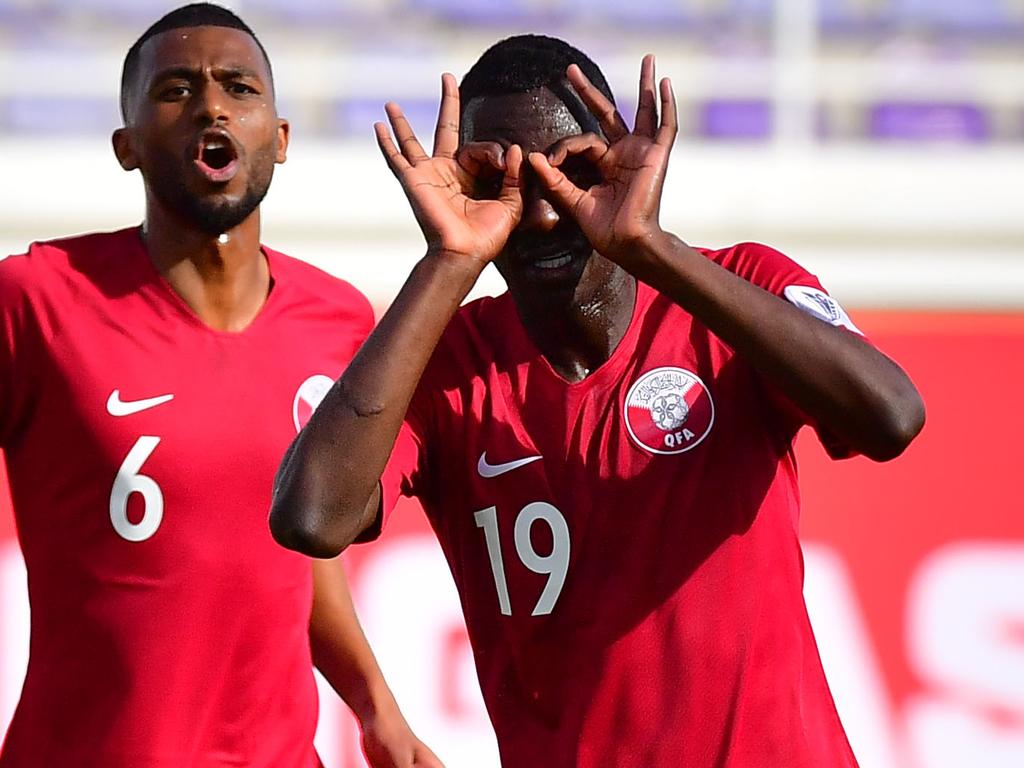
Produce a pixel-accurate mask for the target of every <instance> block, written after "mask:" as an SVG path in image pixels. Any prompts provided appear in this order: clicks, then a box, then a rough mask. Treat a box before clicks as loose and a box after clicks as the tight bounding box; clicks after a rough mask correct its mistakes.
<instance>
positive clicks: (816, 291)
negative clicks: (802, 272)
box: [782, 285, 864, 336]
mask: <svg viewBox="0 0 1024 768" xmlns="http://www.w3.org/2000/svg"><path fill="white" fill-rule="evenodd" d="M782 293H783V295H784V296H785V297H786V299H787V300H788V301H789V303H790V304H792V305H794V306H795V307H796V308H797V309H800V310H803V311H804V312H806V313H807V314H809V315H812V316H814V317H816V318H818V319H819V320H824V321H825V322H826V323H828V324H829V325H841V326H843V327H844V328H847V329H849V330H851V331H853V332H854V333H859V334H860V335H861V336H863V335H864V334H863V333H861V330H860V328H858V327H857V326H856V325H854V324H853V320H851V319H850V316H849V315H848V314H846V310H845V309H843V308H842V307H841V306H840V305H839V302H838V301H836V300H835V299H833V298H832V297H831V296H829V295H828V294H827V293H825V292H824V291H823V290H821V289H820V288H814V287H812V286H809V285H787V286H786V289H785V290H784V291H783V292H782Z"/></svg>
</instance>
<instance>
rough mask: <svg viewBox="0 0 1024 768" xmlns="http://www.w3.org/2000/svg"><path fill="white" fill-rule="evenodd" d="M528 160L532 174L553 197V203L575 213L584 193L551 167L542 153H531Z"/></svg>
mask: <svg viewBox="0 0 1024 768" xmlns="http://www.w3.org/2000/svg"><path fill="white" fill-rule="evenodd" d="M529 159H530V167H531V168H533V172H534V173H536V174H537V178H538V179H540V182H541V184H543V185H544V187H545V188H546V189H547V190H548V192H550V193H551V195H552V197H554V199H555V202H556V203H558V204H559V206H561V207H562V208H563V209H565V210H567V211H575V210H576V207H577V205H579V202H580V200H581V199H582V197H583V195H584V194H586V193H585V192H584V191H583V190H582V189H580V188H579V187H577V186H576V185H575V184H573V183H572V181H570V180H569V177H568V176H566V175H565V174H564V173H562V172H561V171H560V170H558V168H555V167H554V166H553V165H551V163H549V162H548V159H547V157H545V156H544V155H543V154H542V153H540V152H531V153H530V158H529Z"/></svg>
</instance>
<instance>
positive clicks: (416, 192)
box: [271, 56, 924, 556]
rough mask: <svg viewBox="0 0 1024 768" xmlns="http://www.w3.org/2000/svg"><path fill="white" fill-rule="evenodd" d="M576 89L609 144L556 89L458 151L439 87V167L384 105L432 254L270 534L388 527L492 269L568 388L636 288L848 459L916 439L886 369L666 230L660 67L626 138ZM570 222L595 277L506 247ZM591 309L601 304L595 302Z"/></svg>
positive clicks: (650, 65)
mask: <svg viewBox="0 0 1024 768" xmlns="http://www.w3.org/2000/svg"><path fill="white" fill-rule="evenodd" d="M567 77H568V80H569V82H570V83H571V84H572V86H573V88H574V89H575V91H576V93H577V94H579V96H580V97H581V98H582V100H583V101H584V102H585V104H586V105H587V107H588V108H589V110H590V111H591V112H592V114H593V115H594V116H595V118H596V121H597V125H598V128H599V130H600V133H598V132H596V131H588V132H583V131H582V128H583V126H580V125H579V123H578V122H576V123H575V126H573V125H572V124H571V123H570V120H569V119H568V118H567V117H566V114H567V112H568V106H567V105H564V104H563V105H559V104H557V103H555V101H557V98H556V94H553V93H551V92H549V93H547V94H543V93H542V94H537V95H534V96H530V97H528V98H526V99H524V98H522V97H521V96H512V97H509V96H495V97H490V98H489V99H488V101H490V102H491V104H489V105H488V106H487V107H480V108H478V109H477V112H476V113H475V114H472V115H471V118H472V120H473V123H472V126H471V128H472V132H471V135H468V136H466V135H464V136H463V139H464V142H463V144H462V146H461V147H460V145H459V127H458V126H459V101H458V98H459V97H458V89H457V87H456V85H455V80H454V78H453V77H452V76H451V75H445V76H444V77H443V78H442V83H443V87H442V100H441V109H440V114H439V117H438V127H437V130H436V132H435V141H434V149H433V152H432V154H431V155H427V153H426V152H425V151H424V150H423V148H422V147H421V146H420V144H419V142H418V141H417V139H416V137H415V136H414V134H413V132H412V130H411V128H410V127H409V124H408V122H407V121H406V120H405V117H404V115H403V114H402V112H401V109H399V107H398V106H397V105H395V104H389V105H388V106H387V109H386V111H387V115H388V119H389V121H390V123H391V129H392V130H393V131H394V136H395V139H396V140H397V141H395V140H393V139H392V137H391V132H390V131H389V130H388V128H387V127H386V126H384V125H383V124H380V123H379V124H377V126H376V133H377V139H378V143H379V145H380V147H381V151H382V152H383V154H384V156H385V158H386V159H387V161H388V165H389V167H390V168H391V170H392V172H393V173H394V174H395V176H396V177H397V178H398V179H399V181H400V182H401V184H402V187H403V189H404V190H405V192H406V196H407V197H408V198H409V201H410V203H411V205H412V208H413V211H414V212H415V214H416V218H417V220H418V222H419V224H420V227H421V229H422V230H423V233H424V236H425V237H426V240H427V253H426V255H425V256H424V258H423V259H422V260H421V261H420V262H419V263H418V264H417V266H416V267H415V268H414V270H413V272H412V274H411V275H410V276H409V279H408V280H407V282H406V283H405V285H404V286H403V288H402V290H401V291H400V293H399V294H398V296H397V298H396V299H395V302H394V303H393V304H392V306H391V308H390V309H389V311H388V312H387V313H386V314H385V316H384V317H383V318H382V320H381V322H380V324H379V325H378V326H377V329H376V330H375V331H374V333H373V334H372V335H371V336H370V338H369V339H368V341H367V342H366V344H365V345H364V346H363V348H362V350H361V351H360V352H359V354H358V355H357V356H356V358H355V360H354V361H353V362H352V364H351V365H350V366H349V368H348V369H347V370H346V372H345V374H344V375H343V376H342V378H341V379H340V380H339V381H338V382H337V384H336V385H335V387H334V388H333V389H332V390H331V392H330V393H329V395H328V397H327V398H326V399H325V400H324V402H323V403H322V404H321V406H320V408H319V409H318V410H317V413H316V414H315V415H314V417H313V419H312V420H311V421H310V423H309V424H308V425H307V427H306V428H305V429H304V430H303V431H302V432H301V433H300V435H299V436H298V437H297V438H296V441H295V443H293V446H292V449H291V451H290V452H289V455H288V457H287V459H286V461H285V462H284V463H283V464H282V467H281V469H280V470H279V472H278V483H277V487H276V489H275V500H274V506H273V509H272V512H271V528H272V530H273V532H274V536H275V538H277V540H278V541H280V542H281V543H282V544H284V545H285V546H289V547H292V548H294V549H298V550H299V551H303V552H307V553H310V554H317V555H320V556H324V555H330V554H333V553H336V552H338V551H340V550H342V549H344V548H345V547H346V546H347V545H348V544H349V543H350V542H351V541H352V540H353V539H354V538H355V537H356V536H357V535H358V534H359V533H360V532H361V531H363V530H364V529H365V528H366V527H367V526H368V525H369V524H370V523H371V522H372V521H373V520H374V519H375V518H376V515H377V510H378V507H379V500H380V496H379V494H380V490H379V478H380V475H381V472H382V471H383V469H384V466H385V464H386V462H387V459H388V456H389V454H390V450H391V447H392V446H393V444H394V441H395V438H396V436H397V434H398V431H399V428H400V426H401V423H402V420H403V418H404V415H405V412H406V409H407V408H408V404H409V401H410V399H411V397H412V394H413V392H414V391H415V388H416V385H417V382H418V381H419V378H420V376H421V375H422V372H423V369H424V367H425V366H426V364H427V361H428V360H429V358H430V355H431V353H432V351H433V349H434V347H435V345H436V344H437V342H438V340H439V339H440V336H441V334H442V333H443V331H444V328H445V326H446V325H447V323H448V321H449V319H450V318H451V317H452V315H453V314H454V312H455V311H456V309H457V308H458V306H459V305H460V303H461V302H462V300H463V299H464V298H465V296H466V294H467V292H468V291H469V289H470V288H471V287H472V285H473V284H474V282H475V281H476V279H477V277H478V276H479V274H480V272H481V271H482V269H483V268H484V266H486V264H487V263H489V262H490V261H496V262H497V263H498V264H499V266H500V268H501V269H502V273H503V274H504V275H505V278H506V280H507V282H508V285H509V291H510V293H511V295H512V298H513V300H514V301H515V304H516V307H517V309H518V310H519V314H520V317H521V319H522V321H523V324H524V326H525V327H526V330H527V332H528V334H529V336H530V338H531V339H532V340H533V342H534V344H535V345H536V346H537V347H538V349H540V350H541V351H542V352H543V353H544V354H545V356H547V357H548V359H549V361H551V363H552V365H553V366H554V367H555V369H556V370H557V371H559V372H560V373H561V374H562V375H563V376H564V377H565V378H566V379H568V380H570V381H575V380H578V379H580V378H582V377H583V376H585V375H586V372H587V370H588V369H589V370H593V368H594V367H596V365H597V364H600V363H601V362H604V361H605V360H607V359H608V357H609V356H610V355H611V353H612V351H613V350H614V349H615V346H616V345H617V344H618V342H619V341H620V340H621V338H622V336H623V334H624V333H625V330H626V327H627V326H628V323H629V318H630V314H631V312H632V308H633V303H634V299H635V293H636V280H637V279H640V280H643V281H644V282H646V283H648V284H650V285H652V286H653V287H655V288H656V289H658V290H659V291H661V292H662V293H664V294H665V295H667V296H669V297H670V298H672V299H673V300H674V301H675V302H676V303H678V304H679V305H680V306H681V307H683V308H684V309H686V310H687V311H689V312H691V313H692V314H693V315H694V316H695V317H696V318H697V319H699V320H700V321H701V322H702V323H704V324H705V325H706V326H707V327H708V328H710V329H711V330H712V331H713V332H715V333H716V334H717V335H718V336H719V337H721V338H722V339H723V340H724V341H725V342H726V343H728V344H729V345H730V346H732V347H733V348H734V349H735V350H736V351H737V353H738V354H741V355H744V356H746V357H747V359H748V360H749V361H750V362H751V364H752V365H754V366H755V367H756V368H757V369H758V370H759V371H761V373H762V374H763V375H764V376H765V377H766V378H768V379H769V380H770V381H772V382H773V383H774V384H775V385H777V386H778V387H779V388H780V389H781V390H782V391H783V392H785V393H786V394H787V395H788V396H789V397H790V398H791V399H792V401H793V402H794V403H795V404H796V405H797V406H798V407H800V408H801V409H802V410H803V411H804V412H806V413H807V414H808V415H809V416H811V417H812V418H813V419H814V420H815V421H816V422H817V423H818V424H820V425H821V426H822V427H824V428H825V429H827V430H828V431H830V432H831V433H832V434H834V435H835V436H836V437H838V438H839V439H841V440H842V441H844V442H845V443H846V444H848V445H849V446H850V447H851V448H853V449H855V450H857V451H859V452H861V453H863V454H865V455H866V456H869V457H871V458H873V459H876V460H880V461H882V460H887V459H890V458H893V457H895V456H896V455H898V454H899V453H900V452H902V450H903V449H904V448H905V447H906V446H907V445H908V444H909V443H910V441H911V440H912V439H913V438H914V436H915V435H916V434H917V433H918V432H919V431H920V429H921V427H922V425H923V422H924V407H923V404H922V402H921V399H920V396H919V395H918V393H917V390H916V389H915V388H914V386H913V384H912V383H911V382H910V380H909V379H908V378H907V376H906V374H905V373H904V372H903V371H902V370H901V369H900V368H899V367H898V366H897V365H896V364H895V363H893V362H892V361H891V360H889V359H888V358H887V357H885V355H883V354H882V353H880V352H879V351H878V350H876V349H874V348H873V347H871V346H870V345H869V344H867V343H866V342H864V341H863V340H862V339H861V338H860V337H858V336H857V335H856V334H853V333H850V332H848V331H846V330H844V329H841V328H836V327H833V326H831V325H828V324H827V323H824V322H821V321H820V320H817V319H816V318H813V317H811V316H809V315H807V314H806V313H804V312H801V311H800V310H798V309H797V308H796V307H794V306H792V305H791V304H789V303H788V302H787V301H785V300H783V299H780V298H779V297H777V296H775V295H773V294H771V293H768V292H767V291H764V290H762V289H761V288H759V287H757V286H755V285H754V284H752V283H749V282H747V281H746V280H743V279H742V278H739V277H737V276H736V275H734V274H732V273H731V272H729V271H728V270H726V269H724V268H722V267H720V266H719V265H717V264H715V263H714V262H712V261H710V260H709V259H707V258H705V257H704V256H702V255H701V254H699V253H698V252H696V251H694V250H693V249H692V248H690V247H689V246H688V245H686V244H685V243H684V242H682V241H681V240H680V239H679V238H678V237H676V236H675V235H673V234H671V233H668V232H665V231H664V230H662V229H661V226H660V224H659V221H658V216H659V210H660V205H661V194H662V187H663V184H664V178H665V171H666V168H667V166H668V159H669V154H670V151H671V148H672V146H673V144H674V142H675V138H676V133H677V122H676V104H675V97H674V95H673V93H672V88H671V84H670V83H669V81H668V80H667V79H664V80H662V81H661V82H660V83H659V84H658V85H657V86H656V85H655V78H654V59H653V57H651V56H648V57H645V59H644V61H643V64H642V65H641V75H640V94H639V101H638V104H639V106H638V108H637V115H636V121H635V126H634V129H633V130H632V131H629V130H628V129H627V127H626V125H625V122H624V121H623V119H622V117H621V115H619V113H618V112H617V110H616V109H615V108H614V106H613V105H612V104H611V103H610V102H609V101H608V100H607V99H606V98H605V97H604V96H603V95H601V94H600V92H599V91H598V90H597V89H596V88H594V87H593V85H592V84H591V83H590V82H589V81H588V80H587V78H586V77H585V76H584V75H583V73H582V72H581V71H580V70H579V68H578V67H576V66H571V67H570V68H569V69H568V71H567ZM531 99H532V101H531ZM659 105H660V110H659ZM561 110H565V111H561ZM468 111H469V110H467V112H468ZM659 111H660V117H659ZM481 115H483V117H481ZM488 115H493V117H487V116H488ZM481 142H483V144H484V145H485V149H481V148H480V146H479V144H480V143H481ZM524 150H525V151H526V152H527V153H528V156H527V158H526V159H525V160H524V154H523V153H524ZM481 157H484V158H485V160H481ZM574 158H576V159H579V158H582V159H583V160H585V161H586V162H587V163H589V164H591V165H592V166H594V167H596V168H597V170H598V171H599V174H600V177H601V181H600V183H597V184H593V185H588V184H580V183H578V182H579V181H580V179H579V178H578V174H577V173H575V172H573V173H571V174H568V173H566V172H563V171H564V169H567V168H569V166H570V163H569V161H570V160H571V159H574ZM485 162H486V164H487V165H489V166H490V167H489V168H486V167H484V166H485ZM492 169H495V170H500V171H501V172H502V173H503V176H502V185H501V187H500V188H498V189H494V190H493V194H492V195H491V196H490V198H489V199H485V200H476V199H474V195H475V194H476V190H478V189H479V177H480V176H482V175H484V176H486V175H488V174H490V173H491V172H492ZM574 176H575V177H576V178H574ZM566 217H568V218H570V219H571V220H572V222H573V223H574V225H575V227H577V228H578V229H579V230H580V231H582V233H583V234H584V235H585V237H586V240H587V241H588V243H589V244H590V246H591V247H592V249H593V251H594V252H595V254H594V255H592V256H587V257H584V260H585V261H586V263H583V264H577V263H576V262H575V261H572V262H570V263H569V264H567V265H566V266H565V267H563V268H561V271H560V272H559V273H557V274H556V273H555V271H554V270H552V271H551V272H550V273H548V272H545V273H544V274H538V270H537V269H536V267H537V266H538V265H537V264H536V262H534V263H533V264H532V265H531V264H530V259H529V258H528V257H527V258H522V259H516V258H511V257H510V254H509V253H508V252H507V251H506V250H505V248H506V243H508V242H509V240H510V237H511V236H512V235H513V233H514V232H515V233H517V234H518V233H521V232H522V229H520V228H527V229H529V228H533V227H536V226H539V225H538V224H537V222H538V221H540V222H543V226H545V227H547V228H548V231H549V232H554V231H555V230H556V228H557V226H558V222H559V221H561V220H562V219H564V218H566ZM564 231H566V232H567V231H568V230H564ZM567 237H568V236H567ZM556 250H558V249H556ZM559 252H561V251H559ZM534 253H540V254H541V255H542V256H543V255H546V252H544V251H543V250H542V249H538V250H537V251H535V252H534ZM528 255H529V254H528ZM576 258H577V256H576V255H574V256H573V259H576ZM602 281H604V282H603V286H602ZM597 295H600V300H597V301H590V299H591V298H593V297H595V296H597ZM556 300H557V301H556ZM552 304H554V306H552Z"/></svg>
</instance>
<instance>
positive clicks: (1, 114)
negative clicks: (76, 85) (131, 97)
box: [0, 96, 121, 135]
mask: <svg viewBox="0 0 1024 768" xmlns="http://www.w3.org/2000/svg"><path fill="white" fill-rule="evenodd" d="M119 125H121V116H120V114H119V112H118V108H117V102H116V101H115V100H114V99H76V98H53V97H44V96H12V97H9V98H8V99H6V100H5V101H3V102H0V131H5V132H8V133H25V134H29V133H30V134H48V135H80V134H107V133H110V132H111V131H112V130H113V129H114V128H116V127H117V126H119Z"/></svg>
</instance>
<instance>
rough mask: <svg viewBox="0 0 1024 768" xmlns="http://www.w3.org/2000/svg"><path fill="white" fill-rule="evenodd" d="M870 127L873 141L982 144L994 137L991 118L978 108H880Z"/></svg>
mask: <svg viewBox="0 0 1024 768" xmlns="http://www.w3.org/2000/svg"><path fill="white" fill-rule="evenodd" d="M868 123H869V133H870V135H871V137H872V138H874V139H879V140H882V141H915V142H917V141H920V142H927V141H955V142H980V141H986V140H987V139H989V138H990V137H991V126H990V125H989V121H988V117H987V115H986V114H985V112H984V110H982V108H981V107H979V106H978V105H976V104H958V103H946V104H939V103H931V104H929V103H920V102H889V103H885V104H876V105H874V106H873V107H872V108H871V110H870V113H869V120H868Z"/></svg>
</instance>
